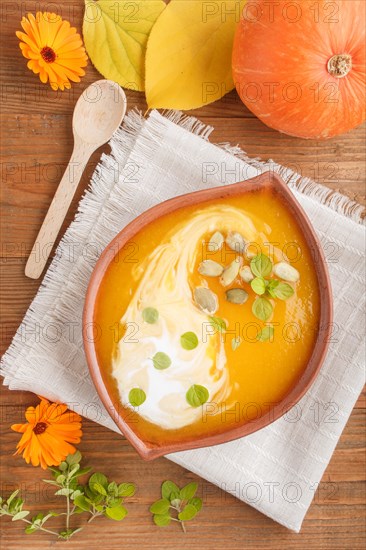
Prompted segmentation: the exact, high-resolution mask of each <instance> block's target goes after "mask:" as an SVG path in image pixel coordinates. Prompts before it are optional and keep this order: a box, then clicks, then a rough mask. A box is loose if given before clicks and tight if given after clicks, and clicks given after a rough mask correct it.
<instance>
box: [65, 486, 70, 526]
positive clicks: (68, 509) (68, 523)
mask: <svg viewBox="0 0 366 550" xmlns="http://www.w3.org/2000/svg"><path fill="white" fill-rule="evenodd" d="M66 487H67V489H69V481H67V483H66ZM69 529H70V495H69V492H67V495H66V531H68V530H69Z"/></svg>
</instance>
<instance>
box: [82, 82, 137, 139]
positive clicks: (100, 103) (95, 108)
mask: <svg viewBox="0 0 366 550" xmlns="http://www.w3.org/2000/svg"><path fill="white" fill-rule="evenodd" d="M126 106H127V99H126V95H125V93H124V91H123V90H122V88H121V87H120V86H119V85H118V84H116V82H112V81H111V80H98V81H97V82H94V83H93V84H91V85H90V86H88V88H86V89H85V90H84V92H83V93H82V94H81V96H80V97H79V99H78V101H77V103H76V105H75V109H74V115H73V119H72V127H73V132H74V138H75V140H77V139H78V140H81V141H82V142H84V143H86V144H89V145H90V146H91V147H94V150H95V149H98V148H99V147H100V146H101V145H103V144H104V143H106V142H107V141H108V140H109V139H110V138H111V136H112V135H113V134H114V132H115V131H116V130H117V128H118V126H119V125H120V124H121V121H122V119H123V117H124V116H125V114H126Z"/></svg>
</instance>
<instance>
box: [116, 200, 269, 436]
mask: <svg viewBox="0 0 366 550" xmlns="http://www.w3.org/2000/svg"><path fill="white" fill-rule="evenodd" d="M233 228H234V229H235V231H238V232H240V233H241V234H242V235H243V236H244V238H245V239H246V240H247V241H251V242H258V238H259V239H260V240H262V238H261V236H264V233H265V227H264V225H263V223H261V222H259V221H258V220H256V224H255V225H254V223H253V217H252V216H249V215H248V214H246V213H245V212H244V211H243V210H239V209H237V208H234V207H231V206H226V205H216V206H207V207H205V208H202V209H200V210H197V212H196V213H195V214H194V215H192V216H191V217H190V219H188V220H187V221H186V222H183V223H179V224H177V225H176V226H175V227H174V228H173V230H172V232H171V233H170V234H169V235H167V238H166V242H164V243H162V244H160V245H159V246H157V247H156V248H155V249H154V250H153V251H152V252H151V254H149V255H148V257H146V258H145V259H144V260H143V262H142V263H140V264H139V265H138V266H136V268H135V269H134V272H133V275H134V276H135V277H136V279H137V280H139V285H138V288H137V290H136V291H135V293H134V294H133V296H131V301H130V303H129V306H128V308H127V310H126V312H125V314H124V315H123V317H122V319H121V323H123V324H127V326H129V327H131V328H133V327H134V326H135V327H138V332H137V333H136V334H135V335H134V336H130V337H129V336H128V334H130V333H131V331H130V330H127V332H126V336H125V337H123V338H122V339H121V340H120V341H119V343H118V344H117V350H116V354H115V356H114V357H113V360H112V373H113V376H114V377H115V379H116V381H117V384H118V389H119V393H120V397H121V401H122V403H123V404H125V405H127V406H129V398H128V396H129V392H130V390H131V389H132V388H136V387H138V388H141V389H143V390H144V392H145V394H146V400H145V402H144V403H143V404H142V405H140V407H139V409H138V412H139V414H140V415H141V416H142V417H143V418H145V419H146V420H148V421H150V422H152V423H154V424H157V425H159V426H160V427H162V428H164V429H178V428H182V427H183V426H187V425H189V424H192V423H193V422H195V421H197V420H199V418H200V417H201V414H202V411H201V407H198V408H194V407H192V406H190V405H189V404H188V402H187V400H186V393H187V391H188V389H189V388H190V387H191V386H192V385H193V384H200V385H202V386H204V387H205V388H207V390H208V392H209V401H215V402H216V403H220V402H222V401H224V400H225V399H226V397H227V396H228V394H229V393H230V380H229V373H228V369H227V368H226V355H225V350H224V347H223V344H222V343H221V342H220V338H219V337H218V335H217V334H215V335H208V336H207V337H205V329H204V327H205V326H207V323H208V316H207V315H206V314H205V313H203V312H202V311H200V310H199V309H198V308H197V306H196V305H195V304H194V302H193V300H192V290H193V289H191V288H190V285H189V274H190V273H192V271H193V269H194V266H195V264H196V259H197V254H199V253H200V247H199V243H200V242H201V241H202V238H203V236H204V235H205V234H207V233H210V232H212V233H213V232H214V231H217V230H219V231H222V232H223V233H227V232H228V231H230V230H232V229H233ZM202 284H205V282H204V280H203V281H202ZM146 307H154V308H156V309H157V310H158V312H159V319H158V321H157V322H156V323H154V324H149V323H147V322H144V321H143V318H142V311H143V309H144V308H146ZM188 331H189V332H194V333H195V334H196V335H197V337H198V341H199V343H198V346H197V347H196V348H195V349H194V350H190V351H189V350H185V349H183V348H182V346H181V344H180V337H181V335H182V334H183V333H185V332H188ZM159 351H161V352H164V353H166V354H167V355H168V356H169V357H170V359H171V361H172V363H171V366H170V367H169V368H167V369H165V370H157V369H155V368H154V366H153V361H152V357H153V356H154V355H155V353H157V352H159Z"/></svg>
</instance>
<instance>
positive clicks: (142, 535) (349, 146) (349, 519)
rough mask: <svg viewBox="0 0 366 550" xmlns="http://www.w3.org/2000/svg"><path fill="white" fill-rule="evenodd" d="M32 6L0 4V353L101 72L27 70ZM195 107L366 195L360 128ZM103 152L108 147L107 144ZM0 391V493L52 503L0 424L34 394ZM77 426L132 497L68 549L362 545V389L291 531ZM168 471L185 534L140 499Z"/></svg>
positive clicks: (64, 8) (14, 528)
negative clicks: (132, 489) (288, 125)
mask: <svg viewBox="0 0 366 550" xmlns="http://www.w3.org/2000/svg"><path fill="white" fill-rule="evenodd" d="M37 5H38V6H39V5H41V8H42V7H43V8H44V7H45V6H47V5H49V6H51V4H49V3H47V2H44V1H41V2H34V1H29V2H28V1H27V2H26V3H24V2H20V0H19V1H18V2H16V1H15V2H1V14H0V16H1V20H2V37H1V48H2V58H3V63H2V84H1V104H2V115H1V130H2V152H3V158H2V163H1V170H2V218H1V228H2V234H1V236H2V241H1V245H2V249H1V276H2V290H1V292H2V294H1V331H2V332H1V349H2V352H3V351H5V350H6V348H7V346H8V345H9V343H10V341H11V338H12V336H13V335H14V333H15V330H16V328H17V327H18V325H19V323H20V322H21V320H22V317H23V315H24V313H25V312H26V310H27V308H28V306H29V304H30V302H31V300H32V299H33V297H34V295H35V294H36V292H37V289H38V287H39V285H40V281H33V280H30V279H27V278H26V277H25V276H24V266H25V262H26V258H27V254H28V253H29V251H30V249H31V246H32V244H33V241H34V239H35V237H36V234H37V232H38V229H39V227H40V224H41V222H42V220H43V218H44V216H45V214H46V211H47V208H48V206H49V204H50V201H51V199H52V196H53V194H54V192H55V190H56V186H57V184H58V182H59V180H60V178H61V175H62V172H63V169H64V167H65V165H66V163H67V161H68V159H69V156H70V154H71V149H72V132H71V116H72V111H73V107H74V104H75V101H76V99H77V98H78V96H79V95H80V93H81V92H82V90H83V89H84V88H85V87H86V86H87V85H88V84H90V83H91V82H93V81H94V80H96V79H98V78H100V75H99V74H98V73H97V71H95V70H94V69H93V67H92V66H91V65H90V64H89V66H88V68H87V75H86V77H85V78H84V79H83V80H82V82H81V83H80V84H79V85H74V86H73V88H72V90H71V91H65V92H63V93H61V92H59V93H55V92H53V91H52V90H51V89H50V88H49V87H47V86H45V85H43V84H41V83H40V82H39V80H38V79H37V77H36V76H34V75H33V74H32V73H31V72H29V71H28V70H27V68H26V61H25V60H24V58H22V56H21V54H20V50H19V46H18V40H17V39H16V37H15V34H14V33H15V30H17V29H19V27H20V25H19V21H20V19H21V17H22V15H23V14H24V13H25V11H24V10H25V9H26V10H27V11H30V12H33V13H34V12H35V11H36V9H37ZM52 6H53V9H55V7H56V8H58V12H59V13H60V14H61V15H62V16H63V17H65V18H67V19H70V20H71V21H72V23H73V24H74V25H76V26H77V27H78V29H79V30H80V28H81V21H82V12H83V2H82V1H81V0H80V1H77V0H74V1H70V2H69V1H66V0H63V1H62V2H61V1H60V2H59V3H57V4H52ZM52 6H51V7H52ZM127 96H128V102H129V107H130V108H132V107H138V108H139V109H142V111H143V112H145V110H146V104H145V100H144V96H143V94H139V93H133V92H128V93H127ZM192 114H194V115H195V116H197V117H198V118H200V119H201V120H202V121H203V122H205V123H207V124H211V125H213V126H214V128H215V130H214V132H213V134H212V137H211V139H212V140H213V141H215V142H225V141H228V142H231V143H232V144H237V143H238V144H239V145H240V146H241V147H242V148H243V149H244V150H245V151H246V152H247V153H248V154H249V155H250V156H253V157H254V156H255V157H261V158H262V159H268V158H272V159H274V160H275V161H277V162H279V163H281V164H283V165H288V166H291V167H292V168H294V169H296V170H297V171H299V172H301V173H302V174H303V175H306V176H310V177H312V178H314V179H316V180H317V181H319V182H321V183H323V184H325V185H327V186H329V187H331V188H332V189H337V190H341V191H342V192H343V193H345V194H346V195H348V196H350V197H352V198H354V199H356V200H357V201H360V202H362V203H365V195H364V193H365V187H364V181H365V149H364V144H365V127H360V128H357V129H355V130H354V131H352V132H350V133H349V134H347V135H344V136H341V137H338V138H336V139H332V140H330V141H326V142H317V141H305V140H300V139H293V138H291V137H288V136H285V135H281V134H280V133H277V132H275V131H272V130H270V129H269V128H267V127H266V126H264V125H263V124H262V123H261V122H260V121H259V120H257V119H256V118H255V117H254V116H253V115H252V114H251V113H250V112H249V111H248V110H247V109H246V108H244V106H243V105H242V104H241V102H240V101H239V99H238V97H237V95H236V93H235V92H231V93H230V94H228V95H227V96H226V97H225V98H223V99H222V100H221V101H218V102H216V103H215V104H212V105H209V106H207V107H203V108H201V109H199V110H197V111H194V113H192ZM105 150H106V151H108V147H106V148H105ZM99 156H100V152H99V153H97V154H95V155H94V156H93V158H92V160H91V162H90V163H89V165H88V169H87V170H86V173H85V174H84V177H83V179H82V182H81V184H80V187H79V189H78V193H77V196H76V197H75V200H74V201H73V206H72V208H71V210H70V212H69V214H68V217H67V220H66V222H65V225H64V229H66V227H67V225H68V224H69V223H70V221H71V219H72V217H73V215H74V213H75V209H76V205H77V203H78V200H79V198H80V196H81V195H82V193H83V190H84V189H85V187H86V185H87V183H88V181H89V178H90V175H91V173H92V171H93V169H94V167H95V165H96V163H97V161H98V158H99ZM1 391H2V400H1V409H0V410H1V428H2V449H1V493H3V494H8V493H9V492H10V491H11V490H12V489H14V488H17V487H20V488H21V489H22V491H23V494H24V496H25V497H26V500H27V502H28V503H29V504H30V506H31V508H32V510H40V509H44V510H46V509H48V508H49V507H50V508H54V509H57V508H58V507H59V506H60V503H59V500H57V497H54V498H53V499H51V500H48V501H46V502H43V501H42V495H44V492H43V489H44V487H43V484H42V483H41V482H40V480H41V478H42V477H43V475H42V472H41V470H40V469H35V468H33V467H31V466H27V465H26V464H25V462H24V461H23V460H22V459H21V458H19V457H16V458H14V457H13V456H12V453H13V452H14V449H15V445H16V443H17V441H18V435H17V434H15V433H14V432H11V431H10V429H9V426H10V425H11V424H12V423H15V422H22V421H23V416H24V410H25V408H26V406H28V405H30V404H34V403H35V402H36V401H37V398H36V397H35V396H34V395H32V394H30V393H26V392H16V391H9V390H7V389H4V388H2V390H1ZM83 429H84V436H83V439H82V442H81V444H80V446H79V448H80V450H81V451H82V452H83V453H84V454H85V457H86V462H87V463H88V464H89V465H92V466H94V467H97V468H101V469H102V470H103V471H105V473H106V474H109V475H110V476H113V478H115V479H116V480H120V481H133V482H136V483H137V484H138V486H139V489H138V492H137V493H136V495H135V496H134V497H133V498H131V499H130V504H129V506H128V508H129V516H128V517H127V518H126V519H125V520H124V521H123V522H121V523H117V522H112V521H107V520H103V519H98V520H96V521H95V522H94V524H91V525H90V527H89V528H88V529H87V530H86V531H84V532H83V534H80V535H77V536H76V537H75V539H73V540H72V541H70V542H69V543H68V546H67V547H68V548H75V549H77V548H78V549H79V548H80V549H83V550H84V549H86V548H99V547H100V546H103V547H104V548H106V550H109V549H117V548H132V547H134V548H139V549H145V548H146V549H151V548H155V549H159V550H160V549H165V548H166V549H174V550H176V549H182V548H188V549H191V550H196V549H202V550H203V549H210V550H212V549H214V550H217V549H221V548H222V549H224V548H225V549H228V550H234V549H239V548H240V549H241V548H247V549H250V548H253V549H254V548H256V549H258V548H263V549H264V548H265V549H271V550H273V549H277V548H283V547H284V546H289V547H291V548H306V549H309V548H313V549H317V550H318V549H322V548H329V549H332V550H333V549H342V550H348V549H349V550H351V549H352V550H354V549H356V548H364V543H365V515H364V504H365V485H364V478H365V452H364V451H365V394H364V395H363V396H361V397H360V399H359V400H358V402H357V404H356V407H355V409H354V411H353V413H352V415H351V417H350V420H349V422H348V424H347V427H346V429H345V430H344V433H343V435H342V437H341V439H340V441H339V443H338V445H337V448H336V451H335V453H334V455H333V458H332V460H331V462H330V464H329V466H328V468H327V470H326V472H325V475H324V478H323V480H322V483H321V485H320V487H319V489H318V491H317V493H316V495H315V498H314V502H313V504H312V506H311V508H310V510H309V512H308V515H307V517H306V519H305V521H304V524H303V528H302V531H301V533H300V534H294V533H292V532H290V531H288V530H287V529H285V528H284V527H281V526H280V525H278V524H276V523H274V522H273V521H272V520H270V519H269V518H267V517H265V516H264V515H262V514H260V513H259V512H257V511H256V510H254V509H253V508H251V507H250V506H247V505H245V504H243V503H242V502H240V501H239V500H237V499H235V498H234V497H233V496H231V495H229V494H227V493H224V492H223V491H221V490H220V489H218V488H216V487H214V486H213V485H211V484H209V483H208V482H206V481H205V480H201V479H197V476H195V475H193V474H192V473H190V472H189V471H186V470H184V469H182V468H180V467H179V466H176V465H175V464H173V463H172V462H170V461H168V460H166V459H164V458H162V459H159V460H156V461H154V462H153V463H145V462H143V461H142V460H141V459H140V458H139V457H138V456H137V454H136V452H135V451H134V450H133V449H132V448H131V446H130V445H129V444H128V443H127V442H126V441H125V440H124V439H121V437H118V436H117V435H116V434H114V433H112V432H110V431H108V430H107V429H104V428H102V427H100V426H98V425H97V424H94V423H92V422H89V421H84V424H83ZM165 479H173V480H174V481H176V482H177V483H178V484H181V485H183V484H185V483H187V482H188V481H190V480H197V481H198V482H199V493H200V495H201V496H203V499H204V508H203V511H202V512H201V513H200V514H199V516H197V518H196V519H195V520H194V521H193V522H191V523H189V524H188V532H187V534H186V535H184V534H183V533H182V532H181V531H180V527H179V525H176V524H172V525H171V526H169V527H167V528H164V529H162V528H158V527H156V526H155V525H153V523H152V521H151V516H150V513H149V511H148V508H149V504H150V503H152V502H153V501H154V500H155V499H157V498H158V496H159V488H160V484H161V482H162V481H164V480H165ZM47 494H48V493H47ZM58 498H59V497H58ZM1 523H2V525H1V527H2V544H3V546H2V548H5V547H6V548H13V549H25V548H33V549H37V550H38V549H42V548H51V547H54V546H59V545H60V546H61V545H62V544H63V542H62V541H60V542H56V543H55V542H54V541H53V540H52V537H50V536H49V535H47V534H39V533H38V534H35V535H32V536H30V535H29V536H26V535H24V534H23V532H22V527H21V525H20V524H19V522H18V523H12V522H10V521H9V520H8V519H7V518H6V519H2V521H1ZM84 533H85V534H84Z"/></svg>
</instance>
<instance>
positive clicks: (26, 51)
mask: <svg viewBox="0 0 366 550" xmlns="http://www.w3.org/2000/svg"><path fill="white" fill-rule="evenodd" d="M21 25H22V27H23V29H24V32H21V31H17V32H16V35H17V37H18V38H19V40H21V42H20V43H19V46H20V49H21V50H22V54H23V55H24V57H25V58H26V59H29V61H28V63H27V66H28V68H29V69H31V70H32V71H33V72H34V73H35V74H39V78H40V80H41V82H43V83H46V82H47V81H49V83H50V85H51V87H52V89H53V90H58V89H59V88H60V89H61V90H64V89H65V88H67V89H69V88H71V84H70V80H71V81H72V82H80V77H81V76H84V74H85V71H84V70H83V69H82V67H85V66H86V65H87V62H88V56H87V55H86V53H85V49H84V47H83V43H82V40H81V38H80V35H79V34H78V33H77V32H76V29H75V28H74V27H71V26H70V23H69V22H68V21H65V20H63V19H62V18H61V17H60V16H59V15H56V14H55V13H50V12H40V11H39V12H37V13H36V16H35V17H34V15H32V14H31V13H29V14H28V18H27V17H23V19H22V21H21Z"/></svg>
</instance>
